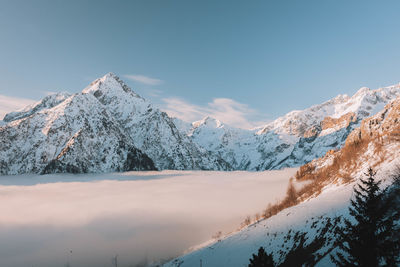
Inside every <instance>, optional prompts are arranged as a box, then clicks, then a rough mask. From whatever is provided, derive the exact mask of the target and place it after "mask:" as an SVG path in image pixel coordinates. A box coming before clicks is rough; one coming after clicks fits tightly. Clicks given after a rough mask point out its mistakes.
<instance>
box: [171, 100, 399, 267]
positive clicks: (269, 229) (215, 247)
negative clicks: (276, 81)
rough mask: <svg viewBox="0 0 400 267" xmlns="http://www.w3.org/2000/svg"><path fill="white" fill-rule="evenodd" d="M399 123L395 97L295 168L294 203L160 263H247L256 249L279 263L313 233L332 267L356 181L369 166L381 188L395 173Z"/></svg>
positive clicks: (320, 263)
mask: <svg viewBox="0 0 400 267" xmlns="http://www.w3.org/2000/svg"><path fill="white" fill-rule="evenodd" d="M399 122H400V98H398V99H396V100H394V101H392V102H391V103H389V104H387V105H386V106H385V107H384V108H383V109H382V110H381V111H379V112H378V113H377V114H376V115H374V116H371V117H369V118H366V119H364V120H363V121H362V122H361V125H360V127H359V128H356V129H355V130H354V131H352V132H351V133H350V135H349V136H348V138H347V140H346V142H345V145H344V146H343V148H342V149H340V150H337V151H330V152H328V153H327V154H326V155H325V156H324V157H322V158H319V159H315V160H313V161H312V162H310V163H308V164H306V165H304V166H302V167H301V168H300V170H299V172H298V173H297V174H296V178H297V180H298V181H305V182H308V184H306V185H305V186H304V187H303V190H299V191H298V200H299V201H300V203H299V204H297V205H295V206H292V207H290V208H286V209H283V210H282V211H280V212H279V213H278V214H276V215H274V216H272V217H269V218H267V219H263V220H260V221H258V222H255V223H253V224H252V225H249V226H247V227H245V228H244V229H242V230H240V231H238V232H236V233H234V234H232V235H230V236H226V237H224V238H222V240H220V241H212V242H210V243H208V244H205V245H203V246H200V248H197V249H194V251H192V252H190V253H188V254H186V255H184V256H182V257H179V258H177V259H175V260H173V261H171V262H169V263H167V264H165V266H174V267H177V266H180V267H185V266H196V265H198V264H199V262H200V261H201V262H202V264H203V265H204V266H211V267H212V266H232V267H235V266H247V264H248V263H249V258H250V257H251V255H252V254H253V253H256V252H257V250H258V248H259V247H265V249H266V250H267V252H269V253H271V252H272V253H273V255H274V260H275V262H278V263H282V261H283V260H284V259H285V256H287V253H288V251H290V250H291V249H293V248H294V247H296V246H297V245H299V244H300V243H301V244H306V245H307V244H310V242H311V241H312V240H313V239H314V238H315V237H318V238H319V237H321V238H322V239H323V240H324V242H323V243H324V245H323V246H322V247H320V248H318V251H317V252H318V256H317V258H318V263H317V266H334V264H333V263H332V262H331V260H330V256H329V255H330V254H332V253H333V252H334V251H335V250H334V246H333V242H334V241H335V236H334V235H335V231H334V229H335V227H337V224H338V223H339V221H338V219H337V218H338V217H341V216H342V217H346V218H347V217H349V214H348V207H349V205H350V199H351V197H352V195H353V188H354V186H355V184H356V183H358V179H359V178H361V177H363V175H364V173H365V172H366V170H367V169H368V168H369V167H372V168H373V169H375V170H376V171H378V173H377V178H378V180H381V181H382V185H381V186H382V187H386V186H390V185H391V184H392V182H393V180H392V177H393V176H392V175H393V174H394V173H395V174H397V175H399V170H400V169H399V166H400V165H399V164H400V161H399V158H400V134H399V133H400V127H399ZM389 192H390V191H389ZM397 197H398V196H397ZM398 198H399V197H398ZM393 208H395V207H393ZM328 228H329V230H327V231H325V230H326V229H328ZM324 229H325V230H324Z"/></svg>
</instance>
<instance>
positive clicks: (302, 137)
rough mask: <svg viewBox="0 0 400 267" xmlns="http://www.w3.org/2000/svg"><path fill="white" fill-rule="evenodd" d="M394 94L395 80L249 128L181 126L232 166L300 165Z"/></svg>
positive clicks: (335, 144) (204, 123)
mask: <svg viewBox="0 0 400 267" xmlns="http://www.w3.org/2000/svg"><path fill="white" fill-rule="evenodd" d="M398 96H400V85H394V86H390V87H385V88H380V89H377V90H371V89H368V88H365V87H364V88H361V89H360V90H359V91H358V92H357V93H356V94H354V95H353V96H352V97H349V96H347V95H339V96H337V97H335V98H333V99H331V100H329V101H326V102H324V103H322V104H320V105H315V106H312V107H310V108H308V109H305V110H301V111H292V112H290V113H288V114H286V115H285V116H283V117H280V118H278V119H276V120H274V121H273V122H271V123H269V124H267V125H265V126H263V127H261V128H257V129H254V130H244V129H238V128H234V127H231V126H228V125H225V124H224V123H222V122H220V121H218V120H217V119H213V118H210V117H207V118H205V119H203V120H201V121H197V122H194V123H192V125H191V127H188V126H187V125H185V124H181V125H183V126H182V127H181V129H182V131H185V132H186V134H187V135H188V136H189V137H191V138H192V140H193V141H194V142H195V143H196V144H198V145H199V146H201V147H204V148H205V149H207V150H208V151H210V152H212V153H216V154H218V155H220V156H221V157H222V158H223V159H224V160H226V161H227V162H228V163H229V164H230V165H231V166H232V167H233V168H234V169H242V170H265V169H280V168H282V167H293V166H300V165H303V164H305V163H307V162H310V161H311V160H313V159H315V158H318V157H321V156H323V155H324V154H325V153H326V152H327V151H328V150H331V149H337V148H340V147H341V146H342V145H343V144H344V141H345V140H346V137H347V136H348V134H349V133H350V132H351V131H352V130H353V129H355V128H356V127H358V126H359V125H360V122H361V120H362V119H364V118H366V117H368V116H371V115H374V114H376V113H377V112H378V111H379V110H381V109H382V108H383V107H384V106H385V105H386V104H387V103H389V102H390V101H392V100H394V99H395V98H397V97H398Z"/></svg>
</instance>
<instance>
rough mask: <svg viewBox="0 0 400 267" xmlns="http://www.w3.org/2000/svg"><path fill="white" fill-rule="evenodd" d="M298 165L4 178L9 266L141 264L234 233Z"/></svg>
mask: <svg viewBox="0 0 400 267" xmlns="http://www.w3.org/2000/svg"><path fill="white" fill-rule="evenodd" d="M296 170H297V169H294V168H293V169H286V170H282V171H264V172H243V171H235V172H214V171H212V172H211V171H162V172H126V173H112V174H87V175H65V174H64V175H44V176H39V175H19V176H1V177H0V210H1V212H0V259H1V263H0V265H2V266H10V267H19V266H43V267H50V266H66V265H68V264H69V266H72V267H74V266H110V265H111V261H112V258H113V257H115V256H116V255H118V266H140V265H141V264H145V263H151V262H160V261H163V260H165V259H170V258H171V257H174V256H177V255H180V254H182V253H183V252H184V251H185V250H187V249H189V248H190V247H192V246H196V245H199V244H201V243H203V242H207V241H208V240H210V239H211V237H212V236H213V235H214V234H215V233H216V232H219V231H221V232H222V233H223V234H227V233H229V232H232V231H235V230H236V229H237V228H238V227H239V226H240V224H241V222H242V221H243V220H244V219H245V217H246V216H248V215H251V216H253V215H254V214H255V213H257V212H262V210H263V209H264V208H265V207H266V206H267V204H268V203H275V202H277V201H279V200H280V199H282V198H283V197H284V195H285V192H286V188H287V184H288V181H289V178H290V177H291V176H293V175H294V173H295V172H296Z"/></svg>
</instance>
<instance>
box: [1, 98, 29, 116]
mask: <svg viewBox="0 0 400 267" xmlns="http://www.w3.org/2000/svg"><path fill="white" fill-rule="evenodd" d="M35 102H37V101H35V100H32V99H26V98H19V97H11V96H5V95H0V120H2V119H3V118H4V115H6V114H7V113H9V112H11V111H17V110H20V109H22V108H24V107H26V106H28V105H31V104H33V103H35Z"/></svg>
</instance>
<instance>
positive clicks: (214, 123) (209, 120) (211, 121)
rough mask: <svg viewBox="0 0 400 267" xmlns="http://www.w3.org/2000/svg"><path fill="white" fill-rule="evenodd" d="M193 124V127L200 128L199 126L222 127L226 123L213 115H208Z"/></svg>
mask: <svg viewBox="0 0 400 267" xmlns="http://www.w3.org/2000/svg"><path fill="white" fill-rule="evenodd" d="M192 126H193V128H198V127H209V128H221V127H223V126H224V124H223V123H222V122H221V121H219V120H217V119H215V118H213V117H210V116H206V117H204V118H203V119H202V120H199V121H195V122H193V123H192Z"/></svg>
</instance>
